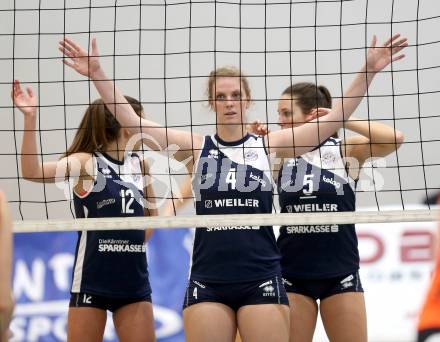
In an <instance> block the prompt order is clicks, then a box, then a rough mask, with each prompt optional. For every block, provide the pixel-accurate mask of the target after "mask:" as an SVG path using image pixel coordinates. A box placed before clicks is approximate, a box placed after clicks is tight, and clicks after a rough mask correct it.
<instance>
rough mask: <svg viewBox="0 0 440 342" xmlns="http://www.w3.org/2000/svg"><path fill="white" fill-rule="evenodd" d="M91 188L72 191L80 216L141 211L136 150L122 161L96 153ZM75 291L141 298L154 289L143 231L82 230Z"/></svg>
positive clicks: (76, 209) (140, 178)
mask: <svg viewBox="0 0 440 342" xmlns="http://www.w3.org/2000/svg"><path fill="white" fill-rule="evenodd" d="M93 162H94V167H95V175H96V179H95V182H94V187H93V189H92V190H91V191H90V192H89V193H87V194H85V195H84V196H79V195H78V194H76V193H74V204H75V213H76V216H77V218H85V217H87V218H97V217H132V216H143V215H144V206H143V180H142V172H141V171H142V168H141V164H140V160H139V158H138V156H137V155H136V154H132V155H126V156H125V158H124V161H122V162H121V161H118V160H114V159H113V158H111V157H110V156H108V155H107V154H105V153H95V155H94V158H93ZM78 234H79V237H78V243H77V246H76V256H75V264H74V267H73V277H72V279H73V281H72V289H71V292H72V293H80V292H85V293H89V294H94V295H100V296H107V297H119V298H120V297H124V298H137V297H143V296H145V295H148V294H149V293H151V290H150V286H149V283H148V270H147V257H146V253H145V252H146V247H145V232H144V231H143V230H119V231H118V230H111V231H82V232H79V233H78Z"/></svg>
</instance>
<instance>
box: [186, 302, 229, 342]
mask: <svg viewBox="0 0 440 342" xmlns="http://www.w3.org/2000/svg"><path fill="white" fill-rule="evenodd" d="M183 324H184V330H185V341H187V342H206V341H210V342H233V341H234V339H235V335H236V331H237V324H236V316H235V312H234V311H233V310H232V309H231V308H230V307H229V306H227V305H224V304H221V303H215V302H203V303H198V304H193V305H190V306H188V307H186V308H185V309H184V310H183Z"/></svg>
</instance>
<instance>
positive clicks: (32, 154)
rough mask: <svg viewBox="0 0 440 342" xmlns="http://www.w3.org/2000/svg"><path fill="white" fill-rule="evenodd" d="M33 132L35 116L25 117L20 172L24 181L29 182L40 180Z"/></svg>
mask: <svg viewBox="0 0 440 342" xmlns="http://www.w3.org/2000/svg"><path fill="white" fill-rule="evenodd" d="M35 130H36V114H34V115H27V116H25V117H24V131H23V143H22V145H21V172H22V175H23V177H24V178H25V179H27V180H31V181H38V180H40V179H41V178H42V167H41V163H40V161H39V158H38V152H37V139H36V133H35Z"/></svg>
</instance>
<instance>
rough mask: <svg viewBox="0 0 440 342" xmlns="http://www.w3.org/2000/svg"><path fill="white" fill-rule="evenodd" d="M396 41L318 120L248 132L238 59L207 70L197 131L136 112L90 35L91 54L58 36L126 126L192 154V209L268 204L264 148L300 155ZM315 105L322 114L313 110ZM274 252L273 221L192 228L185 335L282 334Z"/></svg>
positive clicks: (375, 54) (285, 330) (345, 113)
mask: <svg viewBox="0 0 440 342" xmlns="http://www.w3.org/2000/svg"><path fill="white" fill-rule="evenodd" d="M393 42H395V40H393ZM374 44H375V40H374ZM374 44H373V47H374ZM402 48H403V47H402V46H396V47H394V48H393V49H386V50H384V52H383V53H382V51H379V49H378V50H375V49H373V51H372V52H371V53H369V54H368V58H367V61H366V64H365V66H364V67H363V68H362V69H361V71H360V72H359V73H358V74H357V75H356V77H355V80H354V81H353V83H352V84H351V86H350V88H349V89H348V91H347V92H346V94H345V97H344V100H343V101H338V102H337V104H336V105H335V107H334V109H333V110H332V111H331V112H330V113H328V114H327V115H325V116H324V117H323V118H322V119H321V120H319V122H317V123H316V125H303V126H301V127H298V128H295V129H293V130H281V131H278V132H272V133H269V134H268V135H267V137H265V138H263V137H261V136H256V135H252V134H248V133H247V132H246V127H245V124H246V122H247V120H246V111H247V109H248V108H249V105H250V103H251V92H250V88H249V84H248V81H247V79H246V78H245V77H244V76H243V75H242V74H241V72H240V71H239V70H237V69H235V68H229V67H225V68H219V69H217V70H215V71H213V72H211V74H210V76H209V80H208V89H207V92H208V101H209V104H210V106H211V108H212V110H213V111H214V112H215V113H216V122H217V132H216V134H213V135H211V136H201V135H199V134H196V133H190V132H187V131H181V130H176V129H171V128H166V127H161V126H159V125H158V124H157V123H155V122H153V121H151V120H146V119H142V118H139V117H138V116H137V115H136V114H135V113H134V111H133V110H132V109H131V108H130V106H129V105H128V103H127V101H126V100H125V98H124V97H123V96H122V95H121V92H120V91H119V89H118V88H117V87H115V85H114V84H113V82H112V81H111V80H110V79H109V78H108V77H107V76H106V74H105V73H104V71H103V69H102V68H101V65H100V61H99V53H98V49H97V46H96V40H95V39H93V40H92V49H91V52H92V53H91V55H88V53H87V51H86V50H84V49H83V48H81V47H80V46H78V45H77V44H76V43H75V42H73V41H72V40H70V39H65V40H63V41H62V42H60V50H61V51H62V52H63V53H64V55H65V56H66V57H68V58H69V59H68V60H65V64H67V65H68V66H70V67H72V68H73V69H74V70H76V71H77V72H78V73H80V74H82V75H84V76H87V77H90V78H91V80H92V81H93V82H94V84H95V87H96V89H97V90H98V92H99V93H100V95H101V97H102V99H103V100H104V102H105V103H106V104H107V106H108V108H109V109H110V111H111V112H112V113H113V114H114V115H115V117H116V119H117V120H118V121H119V122H120V124H121V125H122V126H123V127H126V128H127V129H129V130H130V131H131V132H132V133H139V132H141V133H143V134H144V141H145V143H146V144H147V145H148V144H150V145H152V146H156V145H155V144H156V143H158V144H159V146H160V147H161V148H162V149H165V148H166V147H167V146H168V145H170V144H175V145H178V146H179V147H180V149H179V150H178V151H177V153H175V154H174V158H175V159H177V160H180V161H184V160H189V159H191V158H192V159H193V160H194V161H195V163H194V165H195V166H194V169H193V170H192V173H193V190H194V193H195V195H196V212H197V214H216V215H225V214H233V213H235V214H236V213H242V214H244V213H246V214H252V213H270V212H272V186H271V177H272V175H271V170H270V165H269V160H268V157H267V154H268V153H275V154H276V155H277V156H278V157H281V158H288V157H293V156H299V155H301V154H304V153H306V152H308V151H310V150H311V149H312V148H313V147H314V146H317V145H319V143H320V142H322V141H324V140H326V139H327V138H328V137H329V136H330V135H332V134H333V133H334V132H335V131H336V130H338V129H339V128H341V127H342V124H343V121H344V120H347V119H348V117H349V116H350V114H351V113H352V112H353V111H354V110H355V108H356V107H357V106H358V104H359V103H360V101H361V99H362V97H363V96H364V94H365V92H366V89H367V87H368V85H369V84H370V82H371V81H372V79H373V77H374V75H375V74H376V73H377V71H379V70H382V69H383V68H384V67H385V66H387V65H388V64H389V63H390V62H391V61H393V60H397V59H400V58H401V56H395V54H397V53H398V52H399V51H400V50H401V49H402ZM317 113H318V115H320V114H321V113H320V110H319V109H318V110H317ZM316 126H318V127H319V132H320V134H319V135H318V134H317V131H316ZM268 142H270V144H268ZM189 164H190V165H192V163H189ZM279 260H280V255H279V251H278V248H277V246H276V242H275V237H274V234H273V230H272V229H271V227H259V226H227V227H203V228H200V229H197V230H196V236H195V241H194V250H193V259H192V268H191V272H190V279H189V285H188V289H187V293H186V296H185V302H184V313H183V314H184V324H185V334H186V338H187V340H188V341H208V340H209V341H214V342H215V341H228V342H229V341H234V339H235V335H236V329H237V327H238V329H239V331H240V335H241V337H242V339H243V341H244V342H247V341H249V342H250V341H252V342H258V341H265V342H266V341H274V342H276V341H288V338H289V308H288V306H287V297H286V293H285V291H284V287H283V286H282V284H281V282H280V280H281V279H280V272H281V269H280V263H279Z"/></svg>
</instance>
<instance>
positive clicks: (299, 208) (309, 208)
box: [286, 203, 338, 213]
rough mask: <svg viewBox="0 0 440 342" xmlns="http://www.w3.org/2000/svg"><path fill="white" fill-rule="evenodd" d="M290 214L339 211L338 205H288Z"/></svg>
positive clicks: (287, 208)
mask: <svg viewBox="0 0 440 342" xmlns="http://www.w3.org/2000/svg"><path fill="white" fill-rule="evenodd" d="M286 210H287V212H288V213H292V212H295V213H301V212H315V211H316V212H319V211H332V212H333V211H338V205H337V204H336V203H322V204H319V203H307V204H294V205H286Z"/></svg>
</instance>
